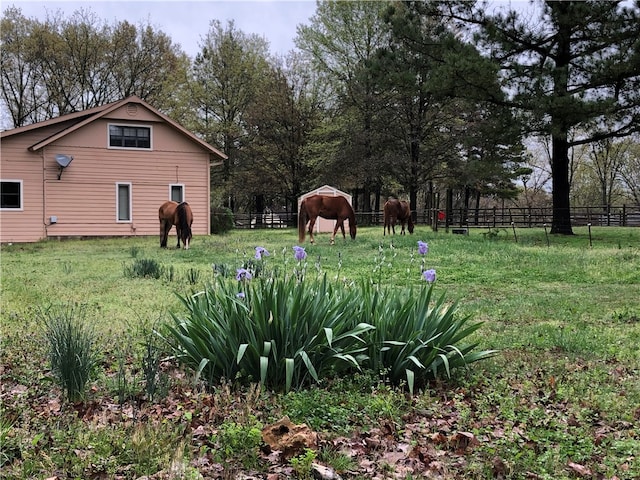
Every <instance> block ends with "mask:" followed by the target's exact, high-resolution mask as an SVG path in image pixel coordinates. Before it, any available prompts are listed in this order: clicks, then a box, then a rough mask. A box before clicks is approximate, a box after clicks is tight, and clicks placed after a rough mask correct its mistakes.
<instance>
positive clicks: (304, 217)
mask: <svg viewBox="0 0 640 480" xmlns="http://www.w3.org/2000/svg"><path fill="white" fill-rule="evenodd" d="M308 221H309V215H308V213H307V201H306V200H302V202H301V203H300V211H299V212H298V241H299V242H300V243H303V242H304V239H305V237H306V229H307V222H308Z"/></svg>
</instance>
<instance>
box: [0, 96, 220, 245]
mask: <svg viewBox="0 0 640 480" xmlns="http://www.w3.org/2000/svg"><path fill="white" fill-rule="evenodd" d="M0 142H1V143H0V180H1V182H2V183H1V187H0V242H2V243H7V242H34V241H38V240H41V239H47V238H63V237H103V236H107V237H109V236H134V235H159V229H160V227H159V222H158V208H159V207H160V205H161V204H162V203H163V202H165V201H166V200H175V201H183V200H184V201H188V202H189V205H190V206H191V209H192V210H193V217H194V221H193V227H192V229H193V234H194V235H208V234H209V232H210V225H209V222H210V215H209V212H210V207H209V193H210V185H209V178H210V177H209V169H210V166H211V165H212V164H215V163H219V162H220V161H221V160H223V159H225V158H226V156H225V155H224V154H223V153H222V152H220V151H218V150H217V149H215V148H214V147H212V146H211V145H209V144H208V143H206V142H204V141H202V140H201V139H199V138H198V137H196V136H195V135H194V134H192V133H191V132H189V131H187V130H186V129H185V128H184V127H182V126H180V125H179V124H177V123H176V122H174V121H173V120H171V119H170V118H169V117H167V116H166V115H164V114H162V113H161V112H159V111H158V110H156V109H154V108H153V107H151V106H150V105H149V104H147V103H146V102H144V101H143V100H141V99H140V98H138V97H129V98H127V99H124V100H121V101H119V102H115V103H110V104H108V105H103V106H101V107H96V108H92V109H89V110H85V111H82V112H77V113H71V114H69V115H63V116H61V117H58V118H55V119H52V120H47V121H45V122H40V123H35V124H33V125H28V126H25V127H19V128H15V129H13V130H7V131H4V132H1V133H0ZM172 235H173V232H172Z"/></svg>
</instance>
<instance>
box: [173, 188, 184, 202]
mask: <svg viewBox="0 0 640 480" xmlns="http://www.w3.org/2000/svg"><path fill="white" fill-rule="evenodd" d="M169 188H170V190H171V193H170V194H171V200H173V201H174V202H178V203H180V202H184V185H169Z"/></svg>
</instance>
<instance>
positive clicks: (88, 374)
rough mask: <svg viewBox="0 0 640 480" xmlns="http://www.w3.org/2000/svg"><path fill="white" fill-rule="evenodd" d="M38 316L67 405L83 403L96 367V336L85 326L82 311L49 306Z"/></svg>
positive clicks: (53, 370)
mask: <svg viewBox="0 0 640 480" xmlns="http://www.w3.org/2000/svg"><path fill="white" fill-rule="evenodd" d="M38 315H39V317H40V320H41V321H42V322H43V324H44V328H45V336H46V339H47V340H48V346H49V362H50V363H51V371H52V373H53V375H54V378H55V379H56V381H57V382H58V384H59V385H60V387H61V388H62V389H63V390H64V391H65V393H66V395H67V398H68V399H69V401H71V402H77V401H79V400H82V399H83V398H84V395H85V392H86V386H87V383H88V382H89V380H90V379H91V378H92V377H93V375H94V373H95V371H96V367H97V365H98V355H97V353H96V350H95V334H94V332H93V329H92V328H91V327H90V325H89V324H88V323H87V322H85V318H86V310H85V308H84V307H82V306H77V305H63V306H50V307H49V308H48V309H46V310H44V311H40V312H39V314H38Z"/></svg>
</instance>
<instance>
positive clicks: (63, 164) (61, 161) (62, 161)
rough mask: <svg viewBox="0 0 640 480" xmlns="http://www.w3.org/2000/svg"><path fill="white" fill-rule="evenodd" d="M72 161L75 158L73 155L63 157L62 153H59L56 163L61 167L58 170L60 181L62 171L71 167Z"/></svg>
mask: <svg viewBox="0 0 640 480" xmlns="http://www.w3.org/2000/svg"><path fill="white" fill-rule="evenodd" d="M71 160H73V157H72V156H71V155H63V154H61V153H58V154H57V155H56V163H57V164H58V166H59V167H60V169H59V170H58V180H60V177H61V176H62V171H63V170H64V169H65V168H67V167H68V166H69V164H70V163H71Z"/></svg>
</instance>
